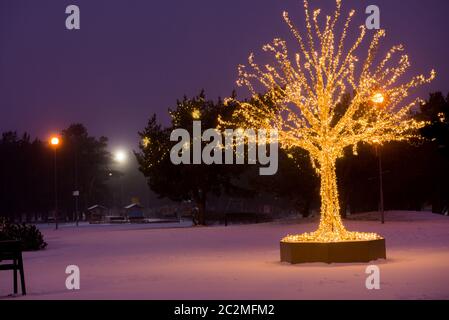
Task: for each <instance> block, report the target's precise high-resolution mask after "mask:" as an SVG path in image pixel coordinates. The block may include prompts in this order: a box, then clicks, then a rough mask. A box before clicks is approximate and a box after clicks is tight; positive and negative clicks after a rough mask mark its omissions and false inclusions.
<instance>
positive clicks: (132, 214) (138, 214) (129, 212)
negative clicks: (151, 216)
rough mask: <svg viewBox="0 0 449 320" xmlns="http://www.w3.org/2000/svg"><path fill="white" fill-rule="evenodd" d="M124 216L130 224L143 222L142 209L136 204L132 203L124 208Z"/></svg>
mask: <svg viewBox="0 0 449 320" xmlns="http://www.w3.org/2000/svg"><path fill="white" fill-rule="evenodd" d="M124 209H125V215H126V216H127V217H128V220H129V221H130V222H144V220H145V214H144V207H143V206H142V205H140V204H138V203H132V204H130V205H128V206H126V207H125V208H124Z"/></svg>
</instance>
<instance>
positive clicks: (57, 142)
mask: <svg viewBox="0 0 449 320" xmlns="http://www.w3.org/2000/svg"><path fill="white" fill-rule="evenodd" d="M60 144H61V139H60V138H59V137H58V136H53V137H51V138H50V146H51V147H52V148H53V155H54V170H55V173H54V178H55V181H54V187H55V190H54V196H55V229H56V230H58V166H57V156H56V154H57V152H56V150H57V149H58V147H59V145H60Z"/></svg>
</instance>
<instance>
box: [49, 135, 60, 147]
mask: <svg viewBox="0 0 449 320" xmlns="http://www.w3.org/2000/svg"><path fill="white" fill-rule="evenodd" d="M59 143H60V140H59V138H58V137H52V138H51V139H50V144H51V145H52V146H54V147H56V146H58V145H59Z"/></svg>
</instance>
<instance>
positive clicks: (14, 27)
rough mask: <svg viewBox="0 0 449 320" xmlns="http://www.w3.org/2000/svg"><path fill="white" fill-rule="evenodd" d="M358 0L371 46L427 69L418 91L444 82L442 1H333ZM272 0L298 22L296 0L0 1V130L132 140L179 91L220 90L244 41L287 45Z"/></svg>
mask: <svg viewBox="0 0 449 320" xmlns="http://www.w3.org/2000/svg"><path fill="white" fill-rule="evenodd" d="M70 4H76V5H78V6H79V7H80V10H81V30H79V31H68V30H66V29H65V19H66V14H65V8H66V6H68V5H70ZM310 4H311V7H312V8H317V7H321V8H323V9H325V13H330V11H329V10H331V9H333V8H334V1H330V0H311V1H310ZM370 4H376V5H378V6H379V7H380V9H381V27H382V28H384V29H386V30H387V38H386V39H385V40H384V41H383V46H382V48H383V49H388V48H389V47H390V46H391V45H393V44H397V43H403V44H404V45H405V46H406V51H407V53H408V54H409V55H410V57H411V62H412V70H413V74H418V73H426V74H428V72H429V71H430V70H431V69H432V68H435V69H436V70H437V72H438V76H437V79H436V80H435V81H434V82H433V83H432V84H431V85H429V86H425V87H423V88H422V89H420V90H421V91H420V92H421V94H422V97H424V98H425V97H427V93H428V92H430V91H437V90H440V91H444V92H447V91H449V72H448V69H449V68H448V67H449V42H448V29H449V28H448V22H447V17H448V14H449V1H446V0H427V1H423V0H407V1H403V0H374V1H361V0H345V1H343V5H344V14H345V15H346V13H347V11H348V10H349V9H350V8H355V9H357V15H356V18H355V19H354V24H353V30H357V26H358V25H360V24H362V23H364V21H365V19H366V15H365V14H364V11H365V8H366V6H367V5H370ZM283 10H287V11H289V13H290V15H291V17H292V18H293V20H294V21H295V23H296V25H297V26H298V27H300V28H302V21H303V20H302V17H303V9H302V1H300V0H282V1H280V0H245V1H242V0H226V1H224V0H213V1H211V0H192V1H184V0H176V1H175V0H164V1H150V0H145V1H144V0H126V1H125V0H107V1H106V0H95V1H92V0H71V1H66V0H0V106H1V109H0V110H1V111H0V131H6V130H17V131H19V132H22V131H28V132H30V133H31V134H32V135H33V137H35V136H38V137H39V138H41V139H46V138H47V137H48V135H49V134H50V133H52V132H55V131H59V130H60V129H63V128H65V127H67V126H68V125H69V124H70V123H74V122H81V123H84V124H85V125H86V126H87V128H88V129H89V131H90V133H92V134H94V135H106V136H108V137H109V138H110V141H111V147H115V146H126V147H129V148H136V145H137V131H139V130H141V129H143V127H144V126H145V124H146V121H147V119H148V117H149V116H150V115H151V114H152V113H157V114H158V115H159V116H160V117H162V119H164V120H166V119H167V115H166V110H167V107H170V106H173V105H174V104H175V102H176V99H177V98H181V97H182V96H183V95H184V94H187V95H189V96H191V95H194V94H197V93H198V92H199V91H200V89H201V88H204V89H205V90H206V93H207V95H208V97H210V98H214V99H215V98H216V97H218V96H222V97H225V96H227V95H229V94H230V93H231V91H232V90H233V89H234V88H235V87H236V85H235V80H236V77H237V71H236V70H237V65H238V64H240V63H246V61H247V57H248V54H249V53H250V52H251V51H254V52H255V53H256V55H257V54H258V53H259V54H261V50H260V48H261V46H262V45H263V44H265V43H267V42H270V41H271V40H272V39H273V38H275V37H281V38H284V39H287V40H289V43H290V50H291V51H292V49H293V48H294V45H295V44H294V42H292V41H290V40H292V37H291V36H290V34H289V31H288V28H287V26H286V25H285V24H284V22H283V20H282V11H283ZM322 15H323V13H322ZM371 33H372V31H371V32H369V33H368V34H371ZM352 36H354V34H352ZM362 53H363V51H362ZM239 93H240V96H242V95H246V92H245V91H240V90H239Z"/></svg>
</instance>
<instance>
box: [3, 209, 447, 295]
mask: <svg viewBox="0 0 449 320" xmlns="http://www.w3.org/2000/svg"><path fill="white" fill-rule="evenodd" d="M375 215H376V217H377V213H376V214H374V213H372V214H366V215H364V216H363V220H360V219H361V218H360V216H352V217H351V220H349V221H346V225H347V227H348V229H350V230H355V231H366V232H377V233H380V234H382V235H383V236H384V237H385V238H386V240H387V255H388V259H387V260H380V261H375V262H372V263H370V264H375V265H378V266H379V268H380V272H381V289H380V290H367V289H366V287H365V280H366V277H367V274H365V269H366V267H367V266H368V265H370V264H357V263H356V264H333V265H327V264H321V263H316V264H303V265H289V264H285V263H280V262H279V240H280V239H281V238H282V237H283V236H285V235H287V234H294V233H302V232H306V231H313V230H314V228H315V227H316V224H317V222H316V221H312V220H309V219H298V220H296V221H293V222H292V221H280V222H273V223H266V224H258V225H238V226H230V227H224V226H213V227H186V224H177V223H171V224H161V225H159V224H148V225H147V224H145V225H107V226H99V225H92V226H87V225H83V226H82V227H80V228H76V227H74V226H67V227H62V228H61V229H60V230H58V231H55V230H53V228H51V227H48V226H47V227H44V228H42V231H43V233H44V236H45V239H46V241H47V242H48V248H47V249H46V250H44V251H39V252H27V253H24V259H25V260H24V264H25V271H26V282H27V290H28V295H27V296H26V297H20V296H17V297H13V298H14V299H289V300H292V299H295V300H296V299H449V217H445V216H439V215H434V214H431V213H423V212H419V213H415V212H387V213H386V217H387V221H386V224H385V225H382V224H380V222H378V221H375V220H374V219H373V217H374V216H375ZM73 264H74V265H77V266H79V268H80V270H81V289H80V290H78V291H69V290H67V289H66V287H65V280H66V277H67V275H66V274H65V269H66V267H67V266H68V265H73ZM11 293H12V274H11V273H10V272H9V271H8V272H5V271H2V272H0V297H2V298H3V299H4V298H11V296H9V297H8V295H10V294H11Z"/></svg>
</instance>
